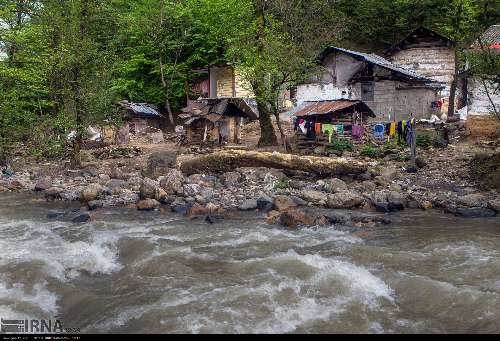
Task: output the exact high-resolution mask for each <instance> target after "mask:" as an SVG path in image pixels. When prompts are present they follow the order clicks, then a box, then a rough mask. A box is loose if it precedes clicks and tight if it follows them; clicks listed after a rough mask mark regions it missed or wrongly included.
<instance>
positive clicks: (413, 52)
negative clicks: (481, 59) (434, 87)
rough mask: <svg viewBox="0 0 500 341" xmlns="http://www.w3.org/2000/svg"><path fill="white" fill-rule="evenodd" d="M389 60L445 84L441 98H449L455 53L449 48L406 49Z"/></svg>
mask: <svg viewBox="0 0 500 341" xmlns="http://www.w3.org/2000/svg"><path fill="white" fill-rule="evenodd" d="M390 60H391V61H392V62H393V63H394V64H397V65H399V66H402V67H404V68H406V69H409V70H413V71H415V72H417V73H418V74H420V75H422V76H425V77H428V78H431V79H434V80H436V81H438V82H442V83H444V84H445V89H443V90H442V91H441V96H443V97H444V96H449V94H450V86H451V83H452V81H453V75H454V73H455V53H454V51H453V48H451V47H444V46H443V47H420V48H408V49H404V50H401V51H398V52H396V53H395V54H393V55H392V56H391V57H390Z"/></svg>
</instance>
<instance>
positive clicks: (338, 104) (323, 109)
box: [294, 100, 375, 117]
mask: <svg viewBox="0 0 500 341" xmlns="http://www.w3.org/2000/svg"><path fill="white" fill-rule="evenodd" d="M355 106H357V108H356V109H357V110H358V111H359V112H364V113H368V114H369V115H370V116H372V117H375V114H374V113H373V111H372V110H371V109H370V108H369V107H368V106H367V105H366V104H365V103H363V102H362V101H349V100H338V101H318V102H304V103H303V104H302V105H301V106H299V107H298V108H297V109H296V110H297V111H295V113H294V115H295V116H297V117H303V116H314V115H327V114H333V113H335V112H337V111H340V110H343V109H347V108H350V107H353V109H354V107H355Z"/></svg>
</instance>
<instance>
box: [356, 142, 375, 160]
mask: <svg viewBox="0 0 500 341" xmlns="http://www.w3.org/2000/svg"><path fill="white" fill-rule="evenodd" d="M360 155H361V156H367V157H371V158H375V157H377V156H378V150H377V148H376V147H375V146H373V145H371V144H365V145H364V146H363V149H361V152H360Z"/></svg>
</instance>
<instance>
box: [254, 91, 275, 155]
mask: <svg viewBox="0 0 500 341" xmlns="http://www.w3.org/2000/svg"><path fill="white" fill-rule="evenodd" d="M257 109H258V110H259V124H260V139H259V147H268V146H277V145H278V138H277V137H276V133H275V132H274V127H273V123H272V121H271V113H270V112H269V109H268V107H267V106H266V105H265V104H263V103H261V102H260V101H259V100H257Z"/></svg>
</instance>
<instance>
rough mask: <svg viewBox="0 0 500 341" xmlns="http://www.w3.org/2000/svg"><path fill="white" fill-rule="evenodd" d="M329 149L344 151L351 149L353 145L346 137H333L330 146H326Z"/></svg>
mask: <svg viewBox="0 0 500 341" xmlns="http://www.w3.org/2000/svg"><path fill="white" fill-rule="evenodd" d="M328 149H329V150H330V151H333V152H337V151H338V152H345V151H351V152H352V151H353V150H354V145H353V144H352V142H351V141H350V140H347V139H333V140H332V143H331V146H329V147H328Z"/></svg>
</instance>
